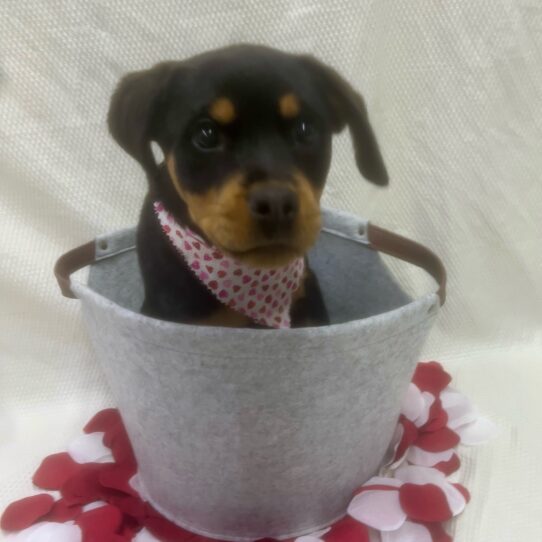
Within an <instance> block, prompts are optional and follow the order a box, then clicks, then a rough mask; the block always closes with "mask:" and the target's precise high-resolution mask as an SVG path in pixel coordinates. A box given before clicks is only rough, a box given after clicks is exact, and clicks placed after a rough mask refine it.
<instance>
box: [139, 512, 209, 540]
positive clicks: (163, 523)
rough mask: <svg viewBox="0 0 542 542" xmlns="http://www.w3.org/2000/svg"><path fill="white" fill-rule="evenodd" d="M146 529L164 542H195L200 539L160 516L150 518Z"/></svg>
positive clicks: (147, 520) (146, 521)
mask: <svg viewBox="0 0 542 542" xmlns="http://www.w3.org/2000/svg"><path fill="white" fill-rule="evenodd" d="M145 527H146V528H147V529H148V530H149V531H150V532H151V533H152V534H153V535H154V536H155V537H156V538H158V539H160V540H161V541H162V542H195V541H194V539H197V538H199V537H198V536H197V535H194V534H193V533H191V532H189V531H186V530H185V529H182V528H181V527H179V526H178V525H175V523H172V522H171V521H169V520H167V519H166V518H163V517H160V516H150V517H148V518H147V519H146V520H145Z"/></svg>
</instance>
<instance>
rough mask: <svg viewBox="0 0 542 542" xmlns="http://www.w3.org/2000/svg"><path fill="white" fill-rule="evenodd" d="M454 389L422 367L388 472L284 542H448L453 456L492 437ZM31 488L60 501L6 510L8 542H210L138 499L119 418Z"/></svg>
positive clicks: (38, 498) (453, 506)
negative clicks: (318, 524) (316, 525)
mask: <svg viewBox="0 0 542 542" xmlns="http://www.w3.org/2000/svg"><path fill="white" fill-rule="evenodd" d="M450 382H451V377H450V375H449V374H448V373H446V371H444V369H443V368H442V366H441V365H440V364H439V363H437V362H435V361H432V362H428V363H419V364H418V366H417V368H416V371H415V373H414V377H413V380H412V383H411V384H410V385H409V387H408V390H407V393H406V396H405V399H404V403H403V407H402V412H401V415H400V417H399V420H398V425H397V429H396V431H395V435H394V439H393V441H392V444H391V446H390V452H389V455H388V458H391V459H390V460H389V462H388V465H387V467H384V468H383V469H382V473H381V475H380V476H375V477H373V478H371V479H370V480H368V481H367V482H366V483H365V484H364V485H363V486H362V487H361V488H360V489H359V490H358V491H357V492H356V495H355V496H354V498H353V499H352V501H351V503H350V505H349V507H348V511H347V515H346V516H345V517H344V518H343V519H341V520H339V521H337V522H336V523H334V524H333V525H331V526H330V527H328V528H326V529H323V530H320V531H317V532H314V533H310V534H307V535H304V536H300V537H298V538H296V539H295V540H290V541H288V542H374V541H379V542H452V538H451V537H450V536H449V535H448V534H447V533H446V531H445V530H444V528H443V525H442V522H445V521H448V520H450V519H452V518H454V517H456V516H457V515H458V514H460V513H461V512H462V511H463V510H464V508H465V506H466V505H467V503H468V502H469V500H470V495H469V492H468V491H467V489H466V488H464V487H463V486H462V485H460V484H457V483H452V482H451V481H450V480H449V479H448V478H447V477H448V476H450V475H451V474H452V473H454V472H456V471H457V470H458V469H459V467H460V460H459V455H458V453H457V447H458V445H459V444H464V445H476V444H480V443H481V442H484V441H485V440H487V439H489V438H490V437H492V436H494V434H495V432H496V430H495V426H494V424H493V423H492V422H490V421H489V420H487V419H486V418H482V417H480V416H479V414H478V412H477V411H476V409H475V408H474V407H473V406H472V404H471V403H470V401H469V400H468V399H467V398H466V397H465V396H464V395H462V394H461V393H459V392H458V391H457V390H455V389H453V388H451V387H450V385H449V384H450ZM32 480H33V482H34V484H35V485H36V486H37V487H39V488H41V489H43V490H48V491H60V498H58V499H57V500H56V501H55V498H54V497H53V496H52V495H51V494H48V493H42V494H39V495H34V496H32V497H27V498H25V499H21V500H19V501H16V502H14V503H12V504H11V505H9V506H8V507H7V508H6V510H5V511H4V513H3V515H2V518H1V520H0V526H1V527H2V529H4V530H5V531H7V532H9V533H13V534H11V535H9V536H8V540H10V541H11V542H50V541H51V540H54V541H55V542H130V541H133V542H212V541H211V539H209V538H207V537H204V536H200V535H197V534H194V533H191V532H189V531H187V530H185V529H183V528H181V527H179V526H178V525H176V524H174V523H172V522H171V521H169V520H168V519H166V518H164V517H163V516H161V515H160V514H159V513H158V512H157V511H156V510H154V509H153V507H152V506H151V505H150V504H149V503H147V502H145V501H144V500H143V499H142V498H141V497H140V495H139V493H138V491H137V462H136V459H135V456H134V453H133V449H132V446H131V444H130V440H129V438H128V434H127V432H126V429H125V427H124V424H123V422H122V419H121V417H120V414H119V412H118V410H117V409H113V408H110V409H106V410H102V411H101V412H98V413H97V414H96V415H95V416H94V417H93V418H92V419H91V420H90V421H89V422H88V423H87V425H86V426H85V427H84V434H83V435H81V436H79V437H77V438H76V439H74V441H72V443H70V445H69V446H68V451H67V452H62V453H58V454H53V455H51V456H49V457H46V458H45V459H44V460H43V462H42V463H41V465H40V466H39V468H38V469H37V471H36V472H35V474H34V476H33V479H32ZM215 542H216V541H215ZM219 542H220V541H219ZM258 542H272V541H271V539H265V540H261V541H258Z"/></svg>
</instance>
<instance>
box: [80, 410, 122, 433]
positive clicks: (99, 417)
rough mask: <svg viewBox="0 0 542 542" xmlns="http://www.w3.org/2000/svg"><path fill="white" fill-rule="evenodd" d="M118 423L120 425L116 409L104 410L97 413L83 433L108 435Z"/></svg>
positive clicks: (120, 421)
mask: <svg viewBox="0 0 542 542" xmlns="http://www.w3.org/2000/svg"><path fill="white" fill-rule="evenodd" d="M119 423H122V420H121V417H120V413H119V411H118V410H117V409H116V408H106V409H105V410H101V411H100V412H98V413H97V414H96V415H95V416H94V417H93V418H92V419H91V420H90V421H89V422H88V423H87V425H85V427H84V429H83V431H84V432H85V433H98V432H99V433H109V432H110V431H111V430H112V429H114V428H115V427H116V426H117V425H118V424H119Z"/></svg>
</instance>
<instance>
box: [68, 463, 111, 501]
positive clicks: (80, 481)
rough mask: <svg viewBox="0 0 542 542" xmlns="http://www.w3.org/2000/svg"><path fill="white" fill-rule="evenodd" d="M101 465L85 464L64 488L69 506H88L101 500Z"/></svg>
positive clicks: (102, 466)
mask: <svg viewBox="0 0 542 542" xmlns="http://www.w3.org/2000/svg"><path fill="white" fill-rule="evenodd" d="M104 467H105V465H102V464H101V463H84V464H83V465H80V469H79V470H78V471H77V472H76V473H75V474H74V475H73V476H72V477H71V478H70V479H69V480H68V481H67V482H66V483H65V484H64V485H63V486H62V489H61V493H62V496H63V497H64V499H65V500H66V502H67V503H68V504H88V503H91V502H94V501H98V500H100V497H101V495H102V492H101V485H100V483H99V479H98V477H99V474H100V471H101V470H102V469H103V468H104Z"/></svg>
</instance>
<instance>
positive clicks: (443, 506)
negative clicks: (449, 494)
mask: <svg viewBox="0 0 542 542" xmlns="http://www.w3.org/2000/svg"><path fill="white" fill-rule="evenodd" d="M399 501H400V503H401V507H402V508H403V510H404V512H405V513H406V514H407V516H408V517H409V518H412V519H414V520H418V521H429V522H434V521H446V520H448V519H451V517H452V511H451V510H450V507H449V506H448V500H447V499H446V495H445V494H444V492H443V491H442V489H440V488H439V487H438V486H436V485H434V484H423V485H419V484H409V483H406V484H403V485H402V486H401V487H400V488H399Z"/></svg>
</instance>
